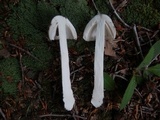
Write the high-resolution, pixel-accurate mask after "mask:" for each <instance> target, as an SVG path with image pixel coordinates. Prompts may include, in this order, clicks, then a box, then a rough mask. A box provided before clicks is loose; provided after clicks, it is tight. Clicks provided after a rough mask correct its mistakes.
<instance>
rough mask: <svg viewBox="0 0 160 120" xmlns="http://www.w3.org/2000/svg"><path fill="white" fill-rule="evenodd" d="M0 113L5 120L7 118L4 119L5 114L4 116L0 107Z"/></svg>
mask: <svg viewBox="0 0 160 120" xmlns="http://www.w3.org/2000/svg"><path fill="white" fill-rule="evenodd" d="M0 114H1V115H2V117H3V118H4V120H7V119H6V116H5V114H4V113H3V111H2V109H1V108H0Z"/></svg>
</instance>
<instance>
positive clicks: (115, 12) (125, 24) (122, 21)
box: [109, 0, 131, 29]
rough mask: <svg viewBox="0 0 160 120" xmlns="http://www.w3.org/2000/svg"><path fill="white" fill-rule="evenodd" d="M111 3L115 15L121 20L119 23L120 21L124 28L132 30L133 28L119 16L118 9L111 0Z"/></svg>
mask: <svg viewBox="0 0 160 120" xmlns="http://www.w3.org/2000/svg"><path fill="white" fill-rule="evenodd" d="M109 3H110V5H111V8H112V10H113V12H114V14H115V15H116V16H117V18H118V19H119V21H120V22H121V23H122V24H123V25H124V26H126V27H127V28H130V29H131V26H129V25H128V24H127V23H125V22H124V20H122V18H121V17H120V16H119V15H118V13H117V11H116V9H115V8H114V6H113V5H112V2H111V0H109Z"/></svg>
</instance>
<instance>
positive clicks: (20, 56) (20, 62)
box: [19, 53, 24, 84]
mask: <svg viewBox="0 0 160 120" xmlns="http://www.w3.org/2000/svg"><path fill="white" fill-rule="evenodd" d="M19 64H20V67H21V75H22V84H24V68H23V65H22V54H21V53H19Z"/></svg>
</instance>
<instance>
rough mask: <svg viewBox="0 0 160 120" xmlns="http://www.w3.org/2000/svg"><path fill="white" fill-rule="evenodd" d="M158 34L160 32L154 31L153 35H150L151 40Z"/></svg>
mask: <svg viewBox="0 0 160 120" xmlns="http://www.w3.org/2000/svg"><path fill="white" fill-rule="evenodd" d="M159 32H160V30H157V31H155V32H154V34H153V35H152V37H151V39H152V38H154V37H155V36H156V35H157V34H158V33H159Z"/></svg>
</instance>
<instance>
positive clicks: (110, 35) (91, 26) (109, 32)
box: [83, 14, 116, 41]
mask: <svg viewBox="0 0 160 120" xmlns="http://www.w3.org/2000/svg"><path fill="white" fill-rule="evenodd" d="M102 21H105V39H107V40H108V39H114V38H115V37H116V29H115V26H114V24H113V22H112V20H111V18H110V17H109V16H108V15H105V14H98V15H96V16H94V17H93V18H92V19H91V20H90V21H89V23H88V24H87V26H86V27H85V30H84V33H83V39H84V40H86V41H94V40H95V39H96V30H97V24H98V23H99V22H102Z"/></svg>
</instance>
